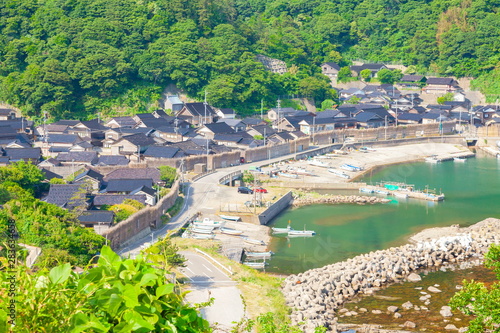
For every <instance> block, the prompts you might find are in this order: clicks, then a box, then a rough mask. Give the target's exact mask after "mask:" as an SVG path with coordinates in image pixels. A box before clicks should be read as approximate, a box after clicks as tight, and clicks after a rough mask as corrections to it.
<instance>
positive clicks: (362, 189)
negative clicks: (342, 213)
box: [359, 187, 374, 193]
mask: <svg viewBox="0 0 500 333" xmlns="http://www.w3.org/2000/svg"><path fill="white" fill-rule="evenodd" d="M359 192H360V193H373V192H374V190H372V189H371V188H368V187H360V188H359Z"/></svg>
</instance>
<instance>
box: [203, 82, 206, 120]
mask: <svg viewBox="0 0 500 333" xmlns="http://www.w3.org/2000/svg"><path fill="white" fill-rule="evenodd" d="M203 106H204V107H205V119H204V120H203V124H206V123H207V91H206V90H205V101H204V102H203Z"/></svg>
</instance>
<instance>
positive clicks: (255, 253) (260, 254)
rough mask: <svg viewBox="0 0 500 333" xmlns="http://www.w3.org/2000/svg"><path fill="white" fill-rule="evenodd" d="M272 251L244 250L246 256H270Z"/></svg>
mask: <svg viewBox="0 0 500 333" xmlns="http://www.w3.org/2000/svg"><path fill="white" fill-rule="evenodd" d="M273 254H274V252H272V251H267V252H246V251H245V256H247V257H248V258H270V257H271V256H272V255H273Z"/></svg>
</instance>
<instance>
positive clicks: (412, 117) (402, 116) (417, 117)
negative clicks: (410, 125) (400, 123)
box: [398, 112, 422, 121]
mask: <svg viewBox="0 0 500 333" xmlns="http://www.w3.org/2000/svg"><path fill="white" fill-rule="evenodd" d="M398 120H412V121H420V120H422V115H421V114H419V113H408V112H406V113H401V114H398Z"/></svg>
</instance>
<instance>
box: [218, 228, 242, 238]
mask: <svg viewBox="0 0 500 333" xmlns="http://www.w3.org/2000/svg"><path fill="white" fill-rule="evenodd" d="M220 232H221V233H223V234H227V235H233V236H239V235H241V234H242V233H243V231H241V230H235V229H230V228H224V227H221V228H220Z"/></svg>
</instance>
